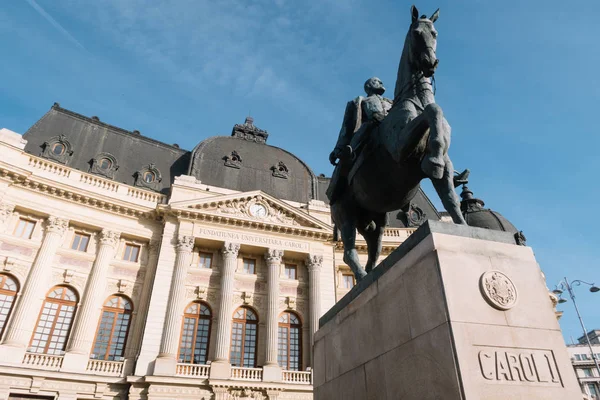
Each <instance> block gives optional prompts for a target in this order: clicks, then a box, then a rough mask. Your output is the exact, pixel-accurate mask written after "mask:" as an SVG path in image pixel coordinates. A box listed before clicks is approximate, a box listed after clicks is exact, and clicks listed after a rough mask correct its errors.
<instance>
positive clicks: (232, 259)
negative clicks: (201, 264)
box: [210, 242, 240, 379]
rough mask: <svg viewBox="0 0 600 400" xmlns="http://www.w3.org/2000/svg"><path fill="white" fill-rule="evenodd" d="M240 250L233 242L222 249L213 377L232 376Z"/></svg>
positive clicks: (225, 244) (226, 377) (227, 243)
mask: <svg viewBox="0 0 600 400" xmlns="http://www.w3.org/2000/svg"><path fill="white" fill-rule="evenodd" d="M239 251H240V244H239V243H233V242H225V243H224V244H223V248H222V250H221V253H222V254H223V268H222V270H221V291H220V295H219V319H218V321H217V344H216V350H215V361H214V362H213V363H212V365H211V368H210V377H211V378H212V379H229V377H230V372H231V364H230V362H229V344H230V341H231V318H232V317H233V315H232V313H233V310H232V308H233V290H234V275H235V267H236V263H237V256H238V253H239Z"/></svg>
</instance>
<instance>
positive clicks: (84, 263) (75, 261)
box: [58, 256, 92, 270]
mask: <svg viewBox="0 0 600 400" xmlns="http://www.w3.org/2000/svg"><path fill="white" fill-rule="evenodd" d="M58 260H59V261H58V262H59V263H60V264H61V265H65V264H66V265H72V266H74V267H80V268H84V269H86V270H89V269H91V268H92V262H91V261H88V260H82V259H79V258H74V257H68V256H60V258H59V259H58Z"/></svg>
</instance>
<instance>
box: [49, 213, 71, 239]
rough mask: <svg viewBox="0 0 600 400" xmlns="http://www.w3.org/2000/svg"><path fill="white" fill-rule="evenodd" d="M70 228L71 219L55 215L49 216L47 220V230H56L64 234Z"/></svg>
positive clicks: (55, 231)
mask: <svg viewBox="0 0 600 400" xmlns="http://www.w3.org/2000/svg"><path fill="white" fill-rule="evenodd" d="M67 229H69V220H68V219H64V218H59V217H55V216H53V215H51V216H49V217H48V219H47V220H46V231H47V232H54V233H58V234H60V235H64V234H65V232H66V231H67Z"/></svg>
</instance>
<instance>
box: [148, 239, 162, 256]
mask: <svg viewBox="0 0 600 400" xmlns="http://www.w3.org/2000/svg"><path fill="white" fill-rule="evenodd" d="M158 250H160V241H159V240H151V241H150V243H148V255H149V256H150V257H156V256H157V255H158Z"/></svg>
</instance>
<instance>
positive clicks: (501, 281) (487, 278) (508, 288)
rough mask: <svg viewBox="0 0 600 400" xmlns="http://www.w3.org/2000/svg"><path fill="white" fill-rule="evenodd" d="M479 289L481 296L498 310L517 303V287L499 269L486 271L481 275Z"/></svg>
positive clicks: (504, 309) (508, 307)
mask: <svg viewBox="0 0 600 400" xmlns="http://www.w3.org/2000/svg"><path fill="white" fill-rule="evenodd" d="M479 289H480V290H481V294H482V295H483V298H484V299H485V300H486V301H487V302H488V303H489V304H490V305H491V306H492V307H494V308H497V309H498V310H503V311H506V310H509V309H511V308H513V307H514V306H515V304H516V303H517V288H516V287H515V285H514V284H513V283H512V281H511V280H510V278H509V277H508V276H506V275H504V274H503V273H502V272H500V271H488V272H486V273H484V274H483V275H481V279H480V280H479Z"/></svg>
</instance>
